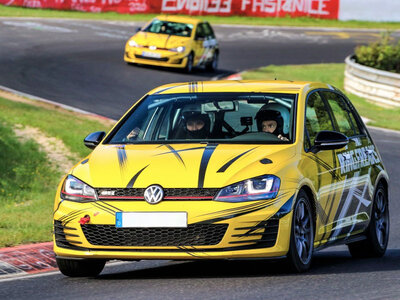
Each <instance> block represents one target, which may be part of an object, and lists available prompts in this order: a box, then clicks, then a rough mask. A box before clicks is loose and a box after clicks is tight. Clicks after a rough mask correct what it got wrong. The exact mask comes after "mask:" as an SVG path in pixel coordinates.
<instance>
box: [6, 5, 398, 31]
mask: <svg viewBox="0 0 400 300" xmlns="http://www.w3.org/2000/svg"><path fill="white" fill-rule="evenodd" d="M154 16H156V15H155V14H134V15H129V14H119V13H116V12H103V13H86V12H79V11H60V10H50V9H37V8H25V7H15V6H4V5H0V17H41V18H72V19H91V20H116V21H148V20H149V19H151V18H153V17H154ZM201 18H202V19H204V20H207V21H209V22H210V23H212V24H242V25H269V26H300V27H339V28H376V29H384V30H395V29H400V22H379V23H378V22H366V21H338V20H326V19H317V18H309V17H299V18H291V17H284V18H275V17H245V16H229V17H220V16H201Z"/></svg>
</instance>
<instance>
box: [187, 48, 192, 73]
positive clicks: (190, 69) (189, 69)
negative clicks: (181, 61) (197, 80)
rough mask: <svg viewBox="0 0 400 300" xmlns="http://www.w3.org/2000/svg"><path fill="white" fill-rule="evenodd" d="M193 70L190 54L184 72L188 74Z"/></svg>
mask: <svg viewBox="0 0 400 300" xmlns="http://www.w3.org/2000/svg"><path fill="white" fill-rule="evenodd" d="M192 70H193V53H190V54H189V55H188V57H187V62H186V66H185V72H186V73H190V72H192Z"/></svg>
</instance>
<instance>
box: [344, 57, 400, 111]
mask: <svg viewBox="0 0 400 300" xmlns="http://www.w3.org/2000/svg"><path fill="white" fill-rule="evenodd" d="M345 63H346V69H345V72H344V89H345V90H346V91H347V92H350V93H353V94H355V95H357V96H360V97H363V98H366V99H368V100H370V101H373V102H376V103H378V104H382V105H386V106H397V107H400V74H397V73H392V72H386V71H382V70H377V69H374V68H370V67H367V66H363V65H360V64H358V63H356V62H355V59H354V56H353V55H350V56H348V57H346V59H345Z"/></svg>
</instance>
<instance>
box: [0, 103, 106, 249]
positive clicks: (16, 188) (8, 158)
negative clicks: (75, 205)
mask: <svg viewBox="0 0 400 300" xmlns="http://www.w3.org/2000/svg"><path fill="white" fill-rule="evenodd" d="M0 111H1V112H2V114H0V170H1V172H0V207H1V209H0V247H4V246H14V245H18V244H26V243H32V242H43V241H50V240H51V230H52V214H53V201H54V196H55V192H56V189H57V185H58V182H59V180H60V178H61V176H62V175H63V174H61V172H60V171H58V170H57V168H56V167H55V166H54V165H52V163H51V162H49V161H48V158H47V156H46V154H45V153H44V152H43V151H42V150H41V149H40V148H39V146H38V145H37V144H36V143H35V142H34V141H33V140H29V139H28V140H27V141H20V140H19V139H18V138H17V137H16V136H15V134H14V131H13V130H12V128H13V127H14V124H22V125H24V126H26V125H27V126H30V127H37V128H39V129H40V130H41V131H43V132H45V133H46V135H49V136H56V137H58V138H60V139H62V140H63V141H64V143H65V144H66V145H67V147H68V148H70V149H71V150H72V151H73V152H75V154H77V155H78V156H81V157H83V156H85V155H86V154H88V153H89V151H90V150H89V149H87V148H86V149H85V147H84V146H83V142H82V140H83V138H84V136H85V135H86V133H88V132H91V131H95V130H108V129H109V126H105V125H104V124H101V123H99V122H96V121H92V120H85V118H84V117H80V116H76V115H75V114H72V113H70V112H59V111H55V110H54V109H46V108H43V107H37V106H32V105H28V104H25V103H18V102H13V101H9V100H6V99H4V98H0Z"/></svg>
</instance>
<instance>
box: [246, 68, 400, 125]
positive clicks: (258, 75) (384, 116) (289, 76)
mask: <svg viewBox="0 0 400 300" xmlns="http://www.w3.org/2000/svg"><path fill="white" fill-rule="evenodd" d="M344 68H345V65H344V64H311V65H287V66H275V65H270V66H267V67H262V68H259V69H254V70H249V71H247V72H244V73H243V74H242V77H243V79H255V80H274V79H275V78H276V79H282V80H303V81H319V82H325V83H329V84H331V85H334V86H336V87H337V88H339V89H340V90H342V91H343V92H344V89H343V82H344ZM345 94H346V95H347V96H348V98H349V99H350V100H351V102H352V103H353V104H354V106H355V107H356V109H357V111H358V112H359V114H360V115H362V116H363V117H366V118H368V119H371V122H370V123H369V125H371V126H377V127H384V128H389V129H395V130H400V108H385V107H382V106H379V105H376V104H373V103H371V102H368V101H366V100H365V99H363V98H360V97H358V96H355V95H353V94H350V93H345Z"/></svg>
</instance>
